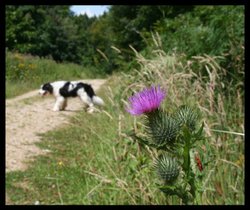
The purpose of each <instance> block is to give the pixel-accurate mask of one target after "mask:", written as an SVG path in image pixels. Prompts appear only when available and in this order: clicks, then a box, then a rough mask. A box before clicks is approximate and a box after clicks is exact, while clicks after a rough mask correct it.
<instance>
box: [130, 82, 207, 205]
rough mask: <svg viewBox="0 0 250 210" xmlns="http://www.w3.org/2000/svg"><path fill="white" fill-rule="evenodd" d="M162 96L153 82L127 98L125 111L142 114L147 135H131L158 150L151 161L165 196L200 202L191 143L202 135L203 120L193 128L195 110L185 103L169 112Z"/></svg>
mask: <svg viewBox="0 0 250 210" xmlns="http://www.w3.org/2000/svg"><path fill="white" fill-rule="evenodd" d="M165 96H166V92H165V91H164V90H162V89H161V88H160V86H158V87H154V86H153V87H150V88H147V89H144V90H143V91H141V92H138V93H136V94H135V95H133V96H132V97H130V98H129V102H130V104H129V105H130V106H129V107H128V108H127V111H128V112H129V113H130V114H132V115H144V116H145V126H146V136H147V139H146V140H145V139H142V138H140V137H138V136H137V135H136V134H133V137H134V138H135V139H137V140H138V141H140V142H141V143H143V144H146V145H147V146H149V147H154V148H156V149H157V150H158V151H159V152H160V151H161V153H160V155H159V156H158V158H157V159H156V160H155V163H154V168H155V170H156V171H157V173H158V175H159V177H160V179H161V180H162V184H161V185H160V186H159V188H160V190H161V191H162V192H164V193H165V194H166V195H167V196H173V195H176V196H178V197H179V198H180V199H182V201H183V203H184V204H190V203H196V204H198V203H199V204H200V201H199V198H200V195H199V192H200V186H201V180H200V179H199V177H198V175H199V174H198V173H197V167H198V169H199V170H200V171H202V163H201V160H200V159H199V156H198V155H197V154H195V146H196V141H197V140H201V139H204V137H203V135H202V131H203V124H202V125H201V126H200V128H199V129H197V122H198V120H199V114H198V112H197V111H196V110H194V109H192V108H190V107H188V106H185V105H182V106H179V107H178V108H177V110H176V111H175V112H174V113H172V114H171V113H168V112H166V111H164V110H163V109H161V108H160V104H161V102H162V101H163V100H164V98H165ZM196 164H197V165H196Z"/></svg>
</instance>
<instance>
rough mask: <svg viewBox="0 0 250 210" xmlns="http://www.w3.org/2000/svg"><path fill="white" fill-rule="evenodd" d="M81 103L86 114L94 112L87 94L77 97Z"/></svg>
mask: <svg viewBox="0 0 250 210" xmlns="http://www.w3.org/2000/svg"><path fill="white" fill-rule="evenodd" d="M79 97H80V99H81V101H82V102H83V103H84V106H85V108H86V109H87V112H89V113H92V112H93V111H94V104H93V102H92V100H91V99H90V97H89V96H88V95H87V93H85V92H83V93H81V94H80V95H79Z"/></svg>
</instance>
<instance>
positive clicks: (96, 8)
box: [70, 5, 109, 17]
mask: <svg viewBox="0 0 250 210" xmlns="http://www.w3.org/2000/svg"><path fill="white" fill-rule="evenodd" d="M108 7H109V6H108V5H73V6H72V7H70V9H71V10H72V11H73V12H74V13H75V14H76V15H80V14H87V15H88V16H89V17H93V16H99V15H102V14H103V13H104V11H108Z"/></svg>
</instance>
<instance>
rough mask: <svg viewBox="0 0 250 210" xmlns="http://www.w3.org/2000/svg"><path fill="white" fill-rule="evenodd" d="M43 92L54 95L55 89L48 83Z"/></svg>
mask: <svg viewBox="0 0 250 210" xmlns="http://www.w3.org/2000/svg"><path fill="white" fill-rule="evenodd" d="M43 90H46V91H48V92H49V93H50V94H52V93H53V87H52V85H51V84H50V83H46V84H44V85H43Z"/></svg>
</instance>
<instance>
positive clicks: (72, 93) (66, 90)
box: [59, 82, 95, 98]
mask: <svg viewBox="0 0 250 210" xmlns="http://www.w3.org/2000/svg"><path fill="white" fill-rule="evenodd" d="M70 84H71V83H70V82H66V83H65V85H64V86H63V87H62V88H60V89H59V93H60V94H61V95H62V96H63V97H76V96H78V95H77V91H78V90H79V89H80V88H84V90H85V91H86V93H87V94H88V96H89V97H90V98H92V97H93V96H94V95H95V92H94V90H93V88H92V87H91V85H89V84H85V83H82V82H79V83H78V84H77V85H76V87H75V88H74V89H73V90H71V91H69V86H70Z"/></svg>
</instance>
